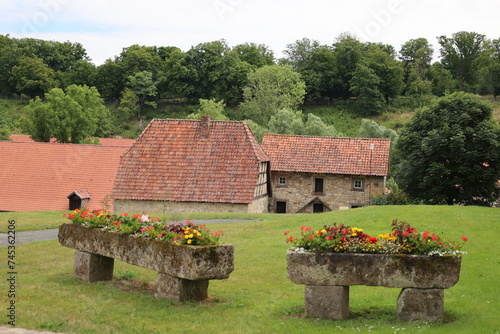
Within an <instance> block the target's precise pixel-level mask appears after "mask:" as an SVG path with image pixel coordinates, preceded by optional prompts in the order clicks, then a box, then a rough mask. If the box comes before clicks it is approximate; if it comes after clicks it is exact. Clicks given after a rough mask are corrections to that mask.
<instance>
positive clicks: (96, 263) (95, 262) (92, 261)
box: [74, 251, 115, 282]
mask: <svg viewBox="0 0 500 334" xmlns="http://www.w3.org/2000/svg"><path fill="white" fill-rule="evenodd" d="M114 263H115V260H114V259H112V258H110V257H107V256H102V255H97V254H92V253H87V252H80V251H75V262H74V273H75V276H76V278H78V279H81V280H82V281H85V282H98V281H111V280H112V279H113V267H114Z"/></svg>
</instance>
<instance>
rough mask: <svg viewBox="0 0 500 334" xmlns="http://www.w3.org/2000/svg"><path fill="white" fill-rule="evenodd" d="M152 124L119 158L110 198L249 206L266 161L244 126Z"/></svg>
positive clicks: (183, 122)
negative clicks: (206, 130) (203, 131)
mask: <svg viewBox="0 0 500 334" xmlns="http://www.w3.org/2000/svg"><path fill="white" fill-rule="evenodd" d="M209 122H210V123H209V124H210V134H209V136H208V139H202V137H201V136H200V134H201V133H200V132H201V121H198V120H176V119H154V120H153V121H151V123H150V124H149V125H148V127H147V128H146V129H145V130H144V132H143V133H142V134H141V136H140V137H139V138H138V139H137V142H136V143H135V144H134V145H133V146H132V147H131V148H130V150H129V151H128V152H127V153H126V154H125V155H124V156H123V157H122V160H121V163H120V167H119V169H118V173H117V176H116V181H115V185H114V188H113V197H114V198H115V199H132V200H160V201H179V202H212V203H213V202H217V203H250V202H251V201H252V200H253V195H254V190H255V186H256V183H257V177H258V168H259V163H260V162H264V161H269V157H268V156H267V155H266V153H265V152H264V151H263V150H262V148H261V147H260V145H259V144H258V143H257V141H256V140H255V138H254V136H253V135H252V132H251V131H250V129H249V128H248V126H247V124H246V123H244V122H235V121H209Z"/></svg>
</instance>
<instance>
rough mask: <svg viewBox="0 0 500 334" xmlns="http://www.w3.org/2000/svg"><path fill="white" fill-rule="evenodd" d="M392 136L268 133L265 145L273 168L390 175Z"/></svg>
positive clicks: (284, 170) (287, 170)
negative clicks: (343, 136)
mask: <svg viewBox="0 0 500 334" xmlns="http://www.w3.org/2000/svg"><path fill="white" fill-rule="evenodd" d="M390 145H391V143H390V140H389V139H378V138H336V137H312V136H290V135H275V134H266V135H264V138H263V140H262V148H263V149H264V151H265V152H266V153H267V154H268V155H269V157H270V159H271V171H282V172H304V173H321V174H347V175H378V176H385V175H387V172H388V168H389V151H390Z"/></svg>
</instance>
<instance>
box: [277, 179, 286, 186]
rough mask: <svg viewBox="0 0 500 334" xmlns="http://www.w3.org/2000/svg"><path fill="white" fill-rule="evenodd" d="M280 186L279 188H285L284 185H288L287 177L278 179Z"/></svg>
mask: <svg viewBox="0 0 500 334" xmlns="http://www.w3.org/2000/svg"><path fill="white" fill-rule="evenodd" d="M278 185H279V186H284V185H286V177H279V178H278Z"/></svg>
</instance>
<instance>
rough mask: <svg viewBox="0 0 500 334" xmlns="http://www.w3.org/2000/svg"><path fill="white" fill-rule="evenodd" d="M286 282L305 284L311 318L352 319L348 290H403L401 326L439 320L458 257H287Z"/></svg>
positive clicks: (307, 254) (454, 278)
mask: <svg viewBox="0 0 500 334" xmlns="http://www.w3.org/2000/svg"><path fill="white" fill-rule="evenodd" d="M287 264H288V277H289V278H290V279H291V280H292V281H293V282H294V283H297V284H304V285H305V286H306V287H305V296H304V299H305V301H304V306H305V314H306V316H308V317H314V318H325V319H344V318H347V317H348V316H349V286H351V285H368V286H384V287H388V288H401V289H402V291H401V293H400V295H399V298H398V302H397V317H398V319H399V320H400V321H403V322H410V321H416V320H423V321H439V320H442V319H443V314H444V293H443V291H444V290H443V289H447V288H450V287H452V286H453V285H455V283H457V281H458V278H459V274H460V265H461V257H460V256H428V255H402V254H353V253H321V252H305V253H297V252H295V251H292V250H289V251H288V252H287Z"/></svg>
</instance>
